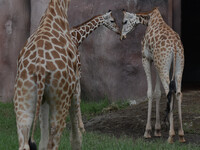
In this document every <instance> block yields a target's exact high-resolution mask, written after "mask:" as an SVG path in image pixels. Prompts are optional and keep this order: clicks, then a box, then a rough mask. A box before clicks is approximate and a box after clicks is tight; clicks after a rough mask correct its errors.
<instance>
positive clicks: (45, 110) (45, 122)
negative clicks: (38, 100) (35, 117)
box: [39, 102, 49, 150]
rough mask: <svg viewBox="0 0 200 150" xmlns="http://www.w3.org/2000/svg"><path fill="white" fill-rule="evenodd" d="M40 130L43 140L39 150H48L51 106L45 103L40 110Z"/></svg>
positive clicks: (41, 139)
mask: <svg viewBox="0 0 200 150" xmlns="http://www.w3.org/2000/svg"><path fill="white" fill-rule="evenodd" d="M39 119H40V130H41V138H40V144H39V150H46V149H47V145H48V140H49V104H47V102H45V103H44V104H42V106H41V108H40V115H39Z"/></svg>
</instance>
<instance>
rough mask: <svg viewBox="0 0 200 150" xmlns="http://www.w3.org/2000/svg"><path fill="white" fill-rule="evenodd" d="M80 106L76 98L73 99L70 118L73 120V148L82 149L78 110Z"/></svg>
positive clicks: (75, 149)
mask: <svg viewBox="0 0 200 150" xmlns="http://www.w3.org/2000/svg"><path fill="white" fill-rule="evenodd" d="M79 109H80V107H79V106H77V103H76V100H75V99H73V100H72V103H71V107H70V109H69V114H70V120H71V127H72V128H71V146H72V150H80V149H81V144H82V134H81V132H80V128H79V120H78V119H80V118H78V117H79V116H78V112H79Z"/></svg>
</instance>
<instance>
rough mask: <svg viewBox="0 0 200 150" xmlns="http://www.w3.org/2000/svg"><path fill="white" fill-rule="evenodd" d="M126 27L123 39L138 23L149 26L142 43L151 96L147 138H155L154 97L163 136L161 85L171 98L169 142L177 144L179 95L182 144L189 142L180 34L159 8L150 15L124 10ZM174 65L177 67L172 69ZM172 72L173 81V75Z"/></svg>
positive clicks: (148, 94)
mask: <svg viewBox="0 0 200 150" xmlns="http://www.w3.org/2000/svg"><path fill="white" fill-rule="evenodd" d="M123 13H124V19H123V28H122V33H121V39H123V38H126V34H127V33H128V32H130V31H132V30H134V29H135V27H136V26H137V25H138V24H143V25H146V26H147V29H146V32H145V35H144V39H143V41H142V63H143V67H144V70H145V73H146V77H147V85H148V90H147V97H148V117H147V124H146V131H145V134H144V137H145V138H151V135H150V132H151V110H152V99H153V96H154V98H155V99H156V124H155V132H154V135H155V136H161V132H160V130H161V125H160V116H159V103H160V98H161V90H160V82H161V83H162V85H163V87H164V90H165V94H166V96H167V98H168V107H167V108H168V114H167V116H168V115H169V123H170V130H169V138H168V142H169V143H172V142H173V137H174V135H175V132H174V121H173V96H174V94H175V93H176V94H175V97H176V99H177V100H178V113H179V132H178V134H179V141H180V142H185V139H184V131H183V127H182V113H181V103H182V93H181V81H182V73H183V68H184V49H183V46H182V43H181V40H180V37H179V35H178V34H177V33H176V32H175V31H173V30H172V29H171V28H170V27H169V26H168V25H167V24H166V23H165V22H164V20H163V18H162V16H161V14H160V12H159V10H158V8H155V9H153V10H152V11H150V12H146V13H137V14H135V13H129V12H126V11H123ZM152 62H153V63H154V66H155V68H156V74H157V79H156V86H155V91H154V95H153V92H152V81H151V64H152ZM171 66H173V67H171ZM170 68H173V69H172V72H173V74H172V79H171V80H170V77H169V73H170Z"/></svg>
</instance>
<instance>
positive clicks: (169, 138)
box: [167, 136, 174, 144]
mask: <svg viewBox="0 0 200 150" xmlns="http://www.w3.org/2000/svg"><path fill="white" fill-rule="evenodd" d="M167 141H168V143H169V144H172V143H174V138H173V136H169V137H168V140H167Z"/></svg>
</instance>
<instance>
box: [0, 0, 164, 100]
mask: <svg viewBox="0 0 200 150" xmlns="http://www.w3.org/2000/svg"><path fill="white" fill-rule="evenodd" d="M48 2H49V0H37V1H35V0H31V2H28V1H27V0H15V3H13V1H11V0H7V1H6V0H1V1H0V14H1V16H3V17H0V24H1V26H0V34H1V35H0V43H1V44H0V57H1V58H0V80H1V82H0V87H1V88H0V96H1V100H11V98H12V96H13V87H14V79H15V72H16V59H17V55H18V53H19V50H20V49H21V48H22V47H23V43H24V42H25V39H26V38H27V37H28V35H29V33H30V32H31V33H32V32H33V31H34V30H35V29H36V28H37V25H38V23H39V20H40V17H41V15H42V14H43V12H44V11H45V9H46V7H47V5H48ZM14 6H15V7H14ZM30 7H31V9H30ZM154 7H159V10H160V11H161V13H162V15H163V17H164V19H165V20H167V0H120V1H119V0H118V1H116V0H101V1H99V0H92V1H91V0H84V1H83V0H71V3H70V8H69V11H68V16H69V23H70V26H71V27H73V26H76V25H79V24H81V23H83V22H85V21H86V20H88V19H90V18H92V17H93V16H96V15H98V14H103V13H105V12H107V11H108V10H109V9H111V10H112V12H113V16H114V17H115V18H116V20H117V23H118V25H119V26H120V27H121V22H122V19H123V14H122V11H121V10H122V9H126V10H127V11H130V12H141V11H149V10H151V9H152V8H154ZM8 10H9V11H8ZM30 10H31V11H30ZM30 13H31V17H30V16H29V14H30ZM29 25H30V26H29ZM29 30H30V31H29ZM144 31H145V27H144V26H142V25H140V26H138V27H137V29H136V30H135V31H134V32H131V33H129V34H128V36H127V39H126V40H124V41H120V40H119V38H120V37H119V35H117V34H115V33H114V32H112V31H110V30H109V29H107V28H106V27H104V26H101V27H99V28H98V29H97V30H95V31H94V32H93V33H92V34H91V35H90V36H89V37H88V38H87V39H86V40H85V41H84V42H83V43H82V45H81V46H80V48H79V50H80V53H81V64H82V68H81V70H82V74H81V75H82V79H81V86H82V97H83V99H89V100H100V99H102V98H104V97H108V99H110V100H112V101H116V100H125V99H138V98H142V97H144V96H146V89H147V88H146V76H145V73H144V70H143V67H142V62H141V46H140V41H141V39H142V37H143V35H144Z"/></svg>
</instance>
